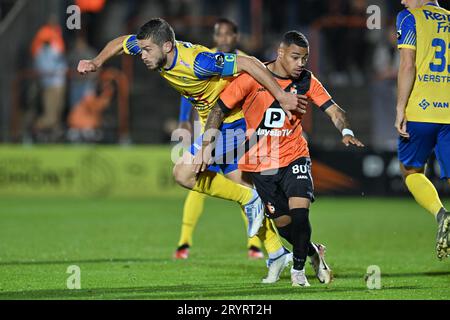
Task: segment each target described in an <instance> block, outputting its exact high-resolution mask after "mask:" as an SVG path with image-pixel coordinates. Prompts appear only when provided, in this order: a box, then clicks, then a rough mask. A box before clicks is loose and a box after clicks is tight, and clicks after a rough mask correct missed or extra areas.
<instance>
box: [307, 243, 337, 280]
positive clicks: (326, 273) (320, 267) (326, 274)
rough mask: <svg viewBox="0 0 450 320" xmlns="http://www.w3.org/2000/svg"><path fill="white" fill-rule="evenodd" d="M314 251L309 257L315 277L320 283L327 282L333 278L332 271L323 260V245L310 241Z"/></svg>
mask: <svg viewBox="0 0 450 320" xmlns="http://www.w3.org/2000/svg"><path fill="white" fill-rule="evenodd" d="M311 244H312V246H313V247H314V249H315V250H316V253H315V254H314V255H313V256H311V257H310V260H311V261H310V264H311V266H312V267H313V269H314V271H315V273H316V277H317V279H319V281H320V283H325V284H328V283H330V282H331V280H333V272H332V271H331V269H330V267H329V266H328V265H327V263H326V262H325V249H326V248H325V246H324V245H321V244H314V243H311Z"/></svg>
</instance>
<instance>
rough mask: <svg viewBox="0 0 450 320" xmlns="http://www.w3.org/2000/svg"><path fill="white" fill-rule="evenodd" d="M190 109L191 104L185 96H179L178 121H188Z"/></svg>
mask: <svg viewBox="0 0 450 320" xmlns="http://www.w3.org/2000/svg"><path fill="white" fill-rule="evenodd" d="M191 110H192V104H191V102H190V101H189V100H188V99H187V98H186V97H181V102H180V117H179V119H178V120H179V121H180V122H186V121H189V118H190V116H191Z"/></svg>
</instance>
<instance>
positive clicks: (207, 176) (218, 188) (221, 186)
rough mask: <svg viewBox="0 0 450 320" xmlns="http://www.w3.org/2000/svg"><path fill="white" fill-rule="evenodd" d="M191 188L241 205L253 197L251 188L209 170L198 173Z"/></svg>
mask: <svg viewBox="0 0 450 320" xmlns="http://www.w3.org/2000/svg"><path fill="white" fill-rule="evenodd" d="M192 190H194V191H197V192H200V193H205V194H207V195H210V196H213V197H216V198H222V199H225V200H232V201H236V202H237V203H239V204H240V205H241V206H243V205H245V204H247V203H248V202H249V201H250V200H251V199H252V197H253V189H251V188H248V187H246V186H243V185H240V184H237V183H235V182H233V181H231V180H230V179H228V178H225V177H224V176H223V175H221V174H216V173H214V172H210V171H206V172H203V173H202V174H201V175H200V177H199V178H198V180H197V182H196V184H195V186H194V188H192Z"/></svg>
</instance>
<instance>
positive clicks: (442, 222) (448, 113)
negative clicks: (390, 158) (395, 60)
mask: <svg viewBox="0 0 450 320" xmlns="http://www.w3.org/2000/svg"><path fill="white" fill-rule="evenodd" d="M402 4H403V5H405V6H406V8H407V9H405V10H403V11H401V12H400V13H399V14H398V16H397V35H398V48H399V49H400V67H399V72H398V98H397V118H396V121H395V126H396V128H397V130H398V132H399V135H400V137H399V142H398V157H399V160H400V168H401V171H402V173H403V176H404V178H405V183H406V186H407V187H408V190H409V191H410V192H411V193H412V195H413V196H414V198H415V199H416V201H417V202H418V203H419V204H420V205H421V206H422V207H423V208H425V209H426V210H427V211H429V212H430V213H431V214H432V215H433V216H435V217H436V220H437V222H438V232H437V237H436V238H437V239H436V242H437V243H436V251H437V256H438V258H439V259H442V258H444V257H447V256H448V255H450V248H449V246H450V239H449V237H450V214H449V213H448V212H447V210H446V209H445V208H444V206H443V205H442V202H441V200H440V199H439V195H438V193H437V191H436V188H435V187H434V186H433V184H432V183H431V181H430V180H429V179H428V178H427V177H426V176H425V174H424V173H425V165H426V163H427V160H428V158H429V157H430V155H431V153H432V152H433V151H434V153H435V154H436V158H437V160H438V162H439V166H440V169H441V178H442V179H446V180H447V181H448V182H449V183H450V12H449V11H447V10H445V9H443V8H441V7H439V4H438V2H437V1H436V0H435V1H430V0H402Z"/></svg>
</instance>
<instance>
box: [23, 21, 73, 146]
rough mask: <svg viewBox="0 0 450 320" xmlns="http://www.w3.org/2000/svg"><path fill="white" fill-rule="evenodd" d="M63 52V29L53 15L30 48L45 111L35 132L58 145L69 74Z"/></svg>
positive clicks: (36, 125)
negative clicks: (67, 74) (67, 73)
mask: <svg viewBox="0 0 450 320" xmlns="http://www.w3.org/2000/svg"><path fill="white" fill-rule="evenodd" d="M64 50H65V46H64V40H63V38H62V33H61V27H60V26H59V25H58V24H57V23H56V18H55V16H51V17H50V19H49V21H48V23H47V24H46V25H44V26H43V27H42V28H41V29H39V31H38V32H37V34H36V36H35V38H34V39H33V42H32V46H31V51H32V56H33V63H34V67H35V69H36V71H37V72H38V77H39V85H40V87H41V92H42V109H43V110H42V114H41V116H40V117H39V118H38V119H37V120H36V123H35V130H36V131H37V133H38V134H39V135H40V136H41V137H43V138H45V140H47V141H49V142H55V141H57V140H58V139H59V138H60V137H61V136H62V125H61V115H62V112H63V108H64V102H65V92H66V72H67V63H66V61H65V57H64Z"/></svg>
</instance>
